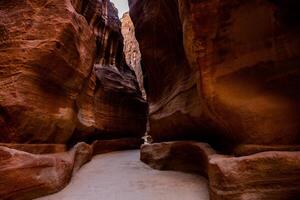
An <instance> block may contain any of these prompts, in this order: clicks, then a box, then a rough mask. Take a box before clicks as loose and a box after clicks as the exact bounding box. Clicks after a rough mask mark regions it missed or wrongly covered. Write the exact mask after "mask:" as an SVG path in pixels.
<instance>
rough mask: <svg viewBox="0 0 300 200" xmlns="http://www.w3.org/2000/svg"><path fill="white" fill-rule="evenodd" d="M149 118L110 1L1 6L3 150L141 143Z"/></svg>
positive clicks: (64, 0)
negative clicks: (115, 140) (82, 142)
mask: <svg viewBox="0 0 300 200" xmlns="http://www.w3.org/2000/svg"><path fill="white" fill-rule="evenodd" d="M146 111H147V106H146V103H145V101H144V100H143V99H142V97H141V92H140V91H139V89H138V84H137V81H136V77H135V75H134V72H133V71H132V70H131V69H130V68H129V67H128V66H127V65H126V63H125V59H124V55H123V41H122V36H121V33H120V21H119V19H118V17H117V10H116V9H115V8H114V7H113V6H112V4H111V3H110V2H109V0H103V1H96V0H54V1H48V0H42V1H33V0H32V1H31V0H29V1H28V0H18V1H9V0H4V1H1V2H0V133H1V134H0V142H7V143H10V142H11V143H66V142H67V141H69V139H70V138H71V137H72V136H73V138H76V139H78V140H79V139H82V138H89V137H92V136H94V135H97V137H98V136H99V137H102V135H104V136H105V137H119V136H120V135H121V134H120V133H124V134H123V135H126V136H137V135H140V134H142V133H143V132H144V130H145V121H146ZM74 132H75V133H74ZM73 133H74V134H73ZM106 135H108V136H106ZM104 136H103V137H104Z"/></svg>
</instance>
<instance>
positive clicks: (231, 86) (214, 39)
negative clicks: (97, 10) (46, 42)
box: [129, 0, 300, 149]
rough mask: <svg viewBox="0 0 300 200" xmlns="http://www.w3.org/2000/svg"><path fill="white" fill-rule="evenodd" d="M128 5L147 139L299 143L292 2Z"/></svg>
mask: <svg viewBox="0 0 300 200" xmlns="http://www.w3.org/2000/svg"><path fill="white" fill-rule="evenodd" d="M129 2H130V15H131V17H132V19H133V22H134V24H135V28H136V35H137V40H138V41H139V43H140V49H141V53H142V65H143V67H144V69H145V71H144V73H145V76H146V77H147V83H146V85H147V86H148V90H147V95H148V99H149V101H150V129H151V130H150V132H151V134H152V135H153V136H154V139H156V140H163V139H166V138H167V139H168V138H173V139H174V138H175V139H180V137H182V135H184V138H188V137H192V136H193V135H198V136H199V138H200V139H202V140H206V141H209V142H210V143H211V144H214V146H216V147H219V148H220V147H221V148H224V147H226V146H227V147H228V148H229V149H231V148H232V147H234V146H235V145H236V144H260V145H270V144H279V145H294V144H299V142H300V137H299V130H300V123H299V122H300V120H299V114H298V113H299V110H300V107H299V104H298V102H299V99H300V96H299V85H300V82H299V81H300V74H299V65H300V37H299V33H300V29H299V22H297V20H295V19H296V18H297V17H298V16H299V15H298V14H297V13H299V10H300V6H299V2H298V3H297V1H295V0H288V1H285V2H282V3H279V1H261V0H253V1H236V0H229V1H214V0H213V1H209V0H205V1H192V0H182V1H175V0H166V1H158V0H131V1H129ZM220 143H221V144H220Z"/></svg>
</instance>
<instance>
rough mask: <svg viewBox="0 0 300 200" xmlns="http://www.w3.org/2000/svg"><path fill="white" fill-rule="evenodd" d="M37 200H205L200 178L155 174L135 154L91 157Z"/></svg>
mask: <svg viewBox="0 0 300 200" xmlns="http://www.w3.org/2000/svg"><path fill="white" fill-rule="evenodd" d="M39 200H209V197H208V189H207V181H206V179H204V178H203V177H201V176H197V175H193V174H186V173H181V172H172V171H157V170H153V169H151V168H150V167H148V166H147V165H145V164H143V163H142V162H140V161H139V151H137V150H134V151H123V152H114V153H108V154H102V155H98V156H95V157H94V158H93V160H92V161H91V162H90V163H88V164H86V165H85V166H83V167H82V168H81V170H80V171H79V172H77V174H76V175H75V176H74V177H73V179H72V181H71V183H70V184H69V185H68V186H67V187H66V188H65V189H64V190H63V191H61V192H59V193H57V194H54V195H51V196H47V197H44V198H39Z"/></svg>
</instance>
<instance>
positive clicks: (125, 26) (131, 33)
mask: <svg viewBox="0 0 300 200" xmlns="http://www.w3.org/2000/svg"><path fill="white" fill-rule="evenodd" d="M121 22H122V29H121V31H122V35H123V37H124V54H125V58H126V62H127V64H128V65H129V66H130V67H132V69H133V70H134V71H135V74H136V76H137V80H138V82H139V86H140V89H141V91H142V94H143V97H144V99H146V98H147V97H146V92H145V89H144V76H143V70H142V66H141V52H140V47H139V43H138V41H137V40H136V38H135V28H134V25H133V22H132V21H131V18H130V16H129V13H128V12H127V13H125V14H124V15H123V17H122V19H121Z"/></svg>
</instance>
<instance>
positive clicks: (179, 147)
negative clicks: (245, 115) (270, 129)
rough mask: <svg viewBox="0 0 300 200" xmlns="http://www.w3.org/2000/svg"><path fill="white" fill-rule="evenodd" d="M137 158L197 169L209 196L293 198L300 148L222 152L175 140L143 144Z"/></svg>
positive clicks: (222, 199) (226, 199)
mask: <svg viewBox="0 0 300 200" xmlns="http://www.w3.org/2000/svg"><path fill="white" fill-rule="evenodd" d="M141 160H142V161H143V162H145V163H147V164H148V165H150V166H151V167H153V168H155V169H160V170H180V171H190V172H196V173H200V174H202V175H204V176H206V177H207V178H208V181H209V188H210V199H211V200H293V199H297V198H298V197H299V195H300V184H299V180H300V165H299V162H300V152H299V151H294V152H283V151H269V152H263V153H258V154H253V155H250V156H241V157H233V156H225V155H220V154H218V153H217V152H215V151H214V150H213V149H212V148H211V147H210V146H209V145H207V144H203V143H197V142H192V141H190V142H189V141H178V142H165V143H156V144H151V145H143V146H142V148H141Z"/></svg>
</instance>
